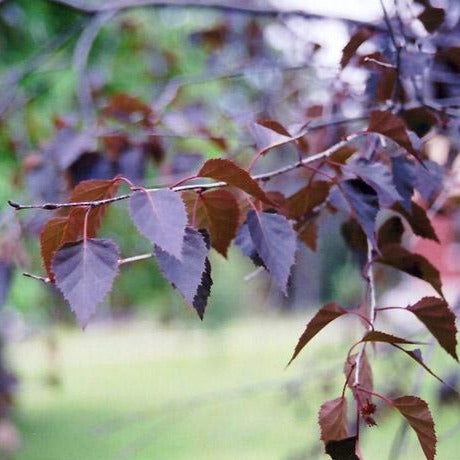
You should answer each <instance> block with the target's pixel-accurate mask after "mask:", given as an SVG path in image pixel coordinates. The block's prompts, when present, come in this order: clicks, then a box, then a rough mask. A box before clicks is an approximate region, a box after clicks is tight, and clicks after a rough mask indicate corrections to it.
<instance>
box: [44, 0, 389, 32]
mask: <svg viewBox="0 0 460 460" xmlns="http://www.w3.org/2000/svg"><path fill="white" fill-rule="evenodd" d="M49 1H51V2H54V3H59V4H61V5H65V6H68V7H69V8H72V9H74V10H77V11H80V12H83V13H86V14H94V13H99V12H102V11H109V10H123V9H128V8H138V7H142V6H152V7H157V8H165V7H170V8H189V9H214V10H220V11H225V12H229V13H241V14H249V15H258V16H268V17H277V16H280V15H281V16H299V17H303V18H306V19H324V18H325V17H326V16H324V15H321V14H316V13H308V12H307V11H304V10H286V11H284V10H280V9H278V8H274V7H272V6H271V5H267V6H265V7H264V6H258V5H256V4H254V3H253V2H242V1H241V0H240V1H238V0H236V1H235V0H231V1H225V2H222V1H213V0H192V1H186V0H185V1H184V0H109V1H104V2H92V3H88V2H85V1H82V0H49ZM259 5H260V4H259ZM327 18H328V19H330V18H331V17H330V16H327ZM334 19H338V20H340V21H344V22H347V23H349V24H352V25H354V26H366V27H369V28H371V29H374V30H377V31H380V32H386V29H385V28H384V27H382V26H380V25H379V24H375V23H369V22H365V21H359V20H357V19H351V18H341V17H337V18H335V17H334Z"/></svg>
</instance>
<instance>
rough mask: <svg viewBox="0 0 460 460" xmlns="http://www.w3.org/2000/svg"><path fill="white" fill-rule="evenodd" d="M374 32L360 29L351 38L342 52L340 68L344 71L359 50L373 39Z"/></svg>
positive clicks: (365, 28) (364, 28)
mask: <svg viewBox="0 0 460 460" xmlns="http://www.w3.org/2000/svg"><path fill="white" fill-rule="evenodd" d="M373 34H374V32H373V31H372V30H371V29H368V28H367V27H360V28H359V29H358V30H357V31H356V32H355V33H354V34H353V35H352V36H351V38H350V40H349V42H348V43H347V44H346V45H345V47H344V48H343V50H342V59H341V60H340V67H342V69H343V68H344V67H345V66H346V65H347V64H348V63H349V62H350V60H351V58H352V57H353V55H354V54H355V53H356V51H357V50H358V48H359V47H360V46H361V45H362V44H363V43H364V42H365V41H366V40H369V38H371V37H372V35H373Z"/></svg>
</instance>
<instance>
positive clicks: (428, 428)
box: [392, 396, 437, 460]
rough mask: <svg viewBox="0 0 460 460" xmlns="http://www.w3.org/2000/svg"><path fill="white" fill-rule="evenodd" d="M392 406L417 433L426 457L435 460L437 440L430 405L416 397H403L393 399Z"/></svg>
mask: <svg viewBox="0 0 460 460" xmlns="http://www.w3.org/2000/svg"><path fill="white" fill-rule="evenodd" d="M392 405H393V407H394V408H395V409H397V410H398V411H399V412H400V413H401V415H402V416H403V417H404V418H405V419H406V420H407V421H408V422H409V425H410V426H411V427H412V428H413V430H414V431H415V432H416V433H417V437H418V440H419V441H420V445H421V446H422V449H423V452H424V453H425V457H426V458H427V459H428V460H434V458H435V454H436V441H437V440H436V433H435V430H434V422H433V418H432V416H431V413H430V410H429V408H428V404H427V403H426V402H425V401H423V399H420V398H417V397H416V396H401V397H400V398H396V399H393V400H392Z"/></svg>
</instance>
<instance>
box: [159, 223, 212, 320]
mask: <svg viewBox="0 0 460 460" xmlns="http://www.w3.org/2000/svg"><path fill="white" fill-rule="evenodd" d="M208 251H209V242H208V241H207V238H205V237H204V236H203V233H201V232H199V231H197V230H195V229H193V228H191V227H186V228H185V238H184V244H183V249H182V259H181V260H177V259H176V258H175V257H173V256H172V255H170V254H168V253H167V252H166V251H164V250H163V249H162V248H160V247H159V246H155V255H156V258H157V261H158V265H159V267H160V270H161V272H162V273H163V275H164V277H165V278H166V279H167V280H168V281H169V282H170V283H171V284H172V285H173V286H174V287H175V288H176V289H177V290H178V291H179V292H180V293H181V294H182V296H183V297H184V299H185V300H186V301H187V303H188V304H189V305H191V306H192V307H193V308H194V309H195V310H196V312H197V313H198V316H199V317H200V318H201V319H203V315H204V311H205V308H206V303H207V299H208V297H209V293H210V289H211V284H212V280H211V266H210V264H209V260H208V259H207V255H208Z"/></svg>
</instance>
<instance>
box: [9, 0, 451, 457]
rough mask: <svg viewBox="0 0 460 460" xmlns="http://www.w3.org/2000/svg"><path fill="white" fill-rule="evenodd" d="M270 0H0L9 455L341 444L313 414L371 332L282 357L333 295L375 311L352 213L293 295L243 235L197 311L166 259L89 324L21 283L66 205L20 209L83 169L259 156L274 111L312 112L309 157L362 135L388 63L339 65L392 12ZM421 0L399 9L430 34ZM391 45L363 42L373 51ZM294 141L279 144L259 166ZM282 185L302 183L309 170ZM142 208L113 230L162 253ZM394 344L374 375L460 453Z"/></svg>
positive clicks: (335, 336)
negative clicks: (115, 3) (257, 124)
mask: <svg viewBox="0 0 460 460" xmlns="http://www.w3.org/2000/svg"><path fill="white" fill-rule="evenodd" d="M125 3H129V2H125ZM183 3H187V2H183ZM190 3H193V2H190ZM217 3H219V2H217ZM253 3H254V8H256V9H258V10H260V11H259V13H248V12H247V11H246V12H245V11H241V10H240V11H238V10H239V8H240V6H241V5H240V4H239V2H231V3H230V5H231V7H230V8H228V9H226V10H222V9H219V8H196V7H172V6H166V7H157V6H156V7H151V6H145V7H135V8H134V7H133V8H118V9H107V10H106V11H102V12H100V13H97V14H93V13H92V12H91V7H92V6H94V5H97V4H104V1H103V0H100V1H99V2H98V1H96V0H86V1H85V0H81V1H68V2H66V1H51V0H33V1H30V0H14V1H11V0H3V1H2V0H0V56H1V59H0V88H1V91H0V203H1V214H0V303H1V304H2V308H1V312H0V333H1V355H0V452H1V453H0V458H5V459H11V460H12V459H19V460H62V459H66V460H67V459H68V460H80V459H85V460H93V459H94V460H96V459H97V460H105V459H110V460H122V459H138V460H144V459H184V460H185V459H198V460H201V459H203V460H205V459H219V460H224V459H235V458H241V459H251V460H252V459H254V460H256V459H264V460H268V459H286V460H288V459H289V460H297V459H299V460H300V459H322V458H326V456H325V454H323V445H322V443H320V441H319V428H318V425H317V413H318V410H319V407H320V405H321V403H322V402H323V401H325V400H327V399H331V398H334V397H336V396H337V394H338V392H340V391H341V387H342V385H343V375H342V368H343V362H344V359H345V353H346V352H345V350H346V349H347V348H348V346H349V344H351V343H353V342H354V341H355V340H356V338H357V337H358V336H359V334H360V332H361V331H362V326H361V325H359V324H358V323H357V322H356V321H350V322H348V321H347V320H344V319H340V320H339V321H337V323H336V324H332V325H330V326H328V328H329V329H328V330H327V331H324V333H323V334H321V335H319V336H318V337H317V338H315V340H314V341H313V342H312V343H311V346H310V348H309V349H307V350H305V351H304V352H303V353H302V355H301V356H300V357H299V359H298V360H297V361H296V362H294V363H293V364H292V365H291V366H290V367H289V368H288V369H285V366H286V363H287V362H288V360H289V357H290V355H291V354H292V351H293V349H294V347H295V344H296V343H297V339H298V337H299V335H300V334H301V333H302V331H303V329H304V326H305V323H306V322H307V321H308V319H309V318H310V317H311V316H312V314H313V312H314V311H316V310H317V309H318V307H319V306H321V305H322V304H324V303H326V302H328V301H331V300H336V301H337V302H339V303H340V304H342V305H345V306H350V307H351V306H357V305H359V303H360V302H361V300H362V297H363V295H364V290H365V283H364V282H363V280H362V278H361V274H360V270H359V265H358V264H357V261H356V256H355V255H354V254H353V252H352V251H350V250H349V249H348V248H347V246H346V245H345V242H344V240H343V238H342V233H343V228H342V229H341V224H342V221H343V216H339V215H332V214H328V215H325V216H324V218H322V219H321V223H320V237H319V239H318V242H317V248H316V251H314V250H313V249H314V247H313V246H314V245H313V244H310V245H308V246H307V245H305V246H303V247H302V248H301V249H300V250H299V254H298V259H297V262H296V266H295V268H294V271H293V274H292V282H291V286H290V292H289V296H288V297H286V298H285V297H283V296H282V295H281V294H280V293H279V292H278V290H277V288H276V286H273V285H272V284H271V283H270V280H269V278H268V276H266V274H265V273H263V272H260V271H258V270H256V267H254V266H253V265H252V264H251V262H250V260H249V259H247V258H243V256H242V255H241V254H240V252H239V251H238V249H237V248H231V250H230V252H229V255H228V260H225V259H224V258H223V257H222V256H221V255H220V254H218V253H216V252H213V253H212V255H211V264H212V267H213V279H214V285H213V288H212V294H211V300H210V304H209V307H208V310H207V312H206V317H205V320H204V321H203V322H200V321H199V320H198V319H197V317H196V315H195V314H194V312H193V311H192V310H190V309H189V308H188V307H187V306H186V305H185V303H184V302H183V300H182V298H181V297H180V296H179V295H178V294H177V293H176V292H175V291H174V290H173V289H172V288H171V287H170V286H169V284H168V283H167V282H166V281H165V280H164V279H163V278H162V277H161V275H160V273H159V270H158V268H157V267H156V265H155V262H154V261H153V260H149V261H142V262H138V263H136V264H130V265H129V266H124V267H122V270H121V275H120V276H119V278H118V279H117V281H116V283H115V286H114V290H113V292H112V293H111V294H110V295H109V297H108V298H107V299H106V301H105V302H104V304H103V305H101V306H100V308H99V310H98V314H97V317H96V318H95V319H94V320H93V321H92V322H91V323H90V325H89V326H88V327H87V328H86V330H85V331H82V330H81V329H80V328H78V326H77V325H76V321H75V319H74V316H73V315H72V313H71V312H70V310H69V309H68V307H67V305H65V303H64V302H63V301H62V300H61V297H60V296H59V295H57V293H56V292H55V291H54V290H53V289H52V288H50V287H48V286H45V285H44V284H43V283H41V282H39V281H35V280H31V279H29V278H25V277H24V276H22V272H23V271H28V272H33V273H43V268H42V266H41V262H40V249H39V244H38V235H39V233H40V230H41V228H42V227H43V224H44V223H45V221H46V219H48V218H49V217H50V214H48V211H38V212H36V211H23V213H22V214H20V215H15V214H14V212H13V211H12V210H11V208H9V207H8V206H7V204H6V201H7V200H8V199H13V200H15V201H19V202H46V201H53V200H59V199H63V197H64V198H65V197H66V196H68V191H69V190H70V188H71V187H72V186H74V185H75V184H76V183H78V182H79V181H80V180H84V179H90V178H111V177H113V176H114V175H115V174H119V173H120V174H123V175H124V176H125V177H128V178H129V179H130V180H131V181H133V182H134V183H136V184H139V185H140V184H149V185H152V184H170V183H174V182H175V181H177V180H179V179H180V178H182V177H185V176H187V175H189V174H190V173H193V172H194V171H196V169H197V168H198V167H199V166H200V165H201V164H202V162H203V161H205V160H206V159H208V158H213V157H221V156H225V157H227V158H232V159H234V160H235V161H237V162H239V163H240V164H243V165H248V164H249V162H250V160H251V157H252V155H253V151H254V139H253V138H252V136H251V131H250V129H249V127H250V124H251V123H252V122H254V121H255V120H257V119H261V118H270V119H275V120H280V121H282V122H283V125H284V126H288V127H291V128H292V129H294V128H296V127H299V126H302V125H305V123H310V124H311V125H312V127H314V129H313V130H312V132H311V133H309V134H308V138H306V139H305V145H304V148H305V154H310V153H314V152H317V151H321V150H322V149H324V148H326V147H327V146H329V145H331V144H332V143H334V142H336V141H337V140H339V139H340V138H341V137H342V136H343V135H345V134H347V133H348V132H353V130H354V131H356V130H358V129H361V128H364V127H365V126H366V121H365V120H366V115H367V113H368V111H369V110H370V109H371V108H372V107H373V106H374V105H375V102H376V101H375V98H376V96H375V94H376V88H377V84H378V82H379V81H381V79H382V78H384V76H383V75H382V74H381V72H380V70H379V69H377V70H376V69H375V68H373V67H372V66H370V65H364V64H362V63H361V64H359V65H355V66H347V67H345V68H344V69H343V70H342V69H341V68H340V65H339V63H340V60H341V58H342V49H343V47H344V46H345V45H346V44H347V42H348V41H349V39H350V36H351V34H353V33H354V32H355V31H356V28H357V27H360V26H362V25H363V23H364V24H367V23H370V24H371V25H372V24H374V25H375V24H377V25H379V27H383V26H384V23H383V14H382V9H381V5H380V2H379V1H378V0H375V1H374V0H373V1H367V2H362V1H359V0H355V1H350V0H349V1H347V2H341V1H339V0H337V1H334V0H328V1H325V2H322V4H321V5H318V2H315V1H306V2H305V1H300V0H299V1H289V2H288V1H281V0H280V1H279V2H276V1H273V2H262V1H261V2H253ZM419 3H423V2H418V3H417V2H399V1H396V2H393V1H388V2H385V5H386V7H387V9H388V12H389V14H390V15H391V16H392V17H393V18H397V19H399V20H402V21H405V22H406V23H407V24H410V27H411V29H412V30H413V33H414V34H419V36H420V43H422V44H423V43H424V41H423V40H424V37H425V35H426V31H424V29H423V25H422V23H421V22H420V21H419V20H417V19H416V17H417V12H418V11H419V8H421V6H420V4H419ZM432 3H435V2H432ZM437 3H440V4H441V6H443V7H446V8H448V11H449V16H448V18H447V19H446V25H445V27H446V28H448V31H449V34H450V36H451V40H453V41H455V37H457V38H458V37H459V30H460V29H459V27H458V18H459V14H460V5H459V4H458V2H456V1H451V2H449V1H447V0H446V1H441V2H437ZM251 6H252V3H250V2H249V3H248V2H245V3H244V5H242V9H243V10H244V7H251ZM87 7H89V10H90V12H89V13H88V12H85V8H87ZM232 7H234V8H232ZM294 10H299V11H297V13H295V14H292V11H294ZM449 34H446V35H449ZM379 45H380V47H381V48H382V47H383V48H385V47H386V48H387V49H389V46H390V45H389V44H388V43H385V42H384V41H383V39H382V42H381V43H379ZM375 49H376V45H375V43H366V44H364V45H363V47H361V48H360V53H361V54H362V55H365V54H370V53H372V52H374V51H375ZM422 57H423V56H422ZM424 58H426V56H425V57H424ZM417 59H418V61H417V62H418V63H419V67H423V65H425V64H424V62H425V61H423V62H421V61H420V59H422V58H421V57H420V56H418V57H417ZM412 62H414V61H412ZM429 65H433V64H432V62H429ZM441 70H442V71H445V69H441ZM441 70H440V73H441ZM457 70H458V69H457ZM443 75H444V74H443ZM439 78H441V77H439ZM443 78H444V80H443V81H441V83H439V85H438V86H437V87H433V88H431V91H432V97H433V98H434V99H439V98H441V97H442V98H444V99H448V100H453V101H456V100H458V98H459V94H458V89H459V86H458V73H457V75H456V77H455V73H454V77H452V78H453V81H454V83H455V79H457V83H456V85H455V84H451V83H452V81H448V79H447V77H445V75H444V77H443ZM455 98H457V99H455ZM379 102H380V101H379ZM343 120H347V124H346V125H344V124H342V121H343ZM323 124H324V126H323ZM96 127H97V132H96V131H95V130H96ZM449 142H450V141H449V138H448V137H446V136H441V135H440V136H437V137H436V138H435V139H434V140H433V142H432V144H431V150H430V152H431V155H432V158H433V160H436V161H437V162H438V163H439V164H440V165H443V163H445V162H446V161H447V157H448V154H449V149H451V148H452V146H451V145H450V144H449ZM296 155H297V153H296V151H295V150H294V149H292V147H291V146H284V147H280V148H279V149H277V150H276V152H275V153H273V155H269V156H267V157H266V158H264V159H263V162H259V163H258V164H257V167H256V172H259V171H265V170H269V169H272V168H274V167H277V166H280V165H283V164H286V163H287V162H289V161H293V160H294V161H295V159H296V158H297V157H296ZM440 167H441V166H440ZM277 185H278V184H277V183H276V181H273V184H272V183H270V184H269V187H273V188H276V187H277ZM283 186H284V187H285V188H286V189H287V190H290V191H291V192H294V191H295V190H296V183H295V181H293V182H292V183H284V184H283ZM437 192H439V187H438V190H437ZM433 193H434V192H433ZM127 216H128V214H127V209H126V204H123V203H120V204H117V205H116V206H112V207H111V209H110V210H109V212H108V215H107V217H106V219H105V221H104V225H103V229H102V232H101V234H103V235H105V236H107V237H110V238H113V239H115V240H116V241H117V242H118V244H119V246H120V248H121V250H122V253H123V254H124V255H126V256H129V255H134V254H139V253H142V252H145V251H148V250H149V244H148V242H147V241H146V240H144V238H143V237H141V236H140V235H139V234H138V233H137V232H136V231H135V229H134V227H133V226H132V224H131V223H130V220H129V219H128V217H127ZM436 225H437V228H438V229H440V230H441V233H442V235H441V236H442V238H441V239H442V241H443V245H442V246H441V250H439V249H438V248H437V249H436V251H437V253H438V255H439V260H437V262H438V263H439V265H441V266H438V268H440V269H441V271H442V272H443V274H444V275H445V276H446V279H447V287H448V291H449V292H448V295H449V297H450V300H451V301H452V305H456V297H457V288H456V286H457V284H458V270H457V269H456V263H457V262H456V260H457V259H456V258H455V254H458V243H457V242H456V241H457V239H456V238H457V237H458V235H456V234H455V232H454V223H453V221H452V220H449V221H448V222H447V223H446V221H443V220H442V219H441V218H440V219H439V221H438V222H436ZM443 226H444V227H443ZM443 228H444V229H446V231H443V230H442V229H443ZM441 233H440V234H441ZM424 244H425V243H421V242H418V241H413V245H414V246H416V247H418V249H419V250H420V251H422V252H423V251H425V253H426V254H428V257H429V255H430V254H432V253H433V248H432V247H429V246H427V245H426V244H425V246H424ZM417 245H418V246H417ZM455 251H457V252H455ZM452 261H454V262H452ZM377 279H378V294H379V299H382V300H379V301H381V304H382V305H394V304H395V303H394V302H398V301H399V302H400V304H401V305H402V306H405V305H407V303H409V302H414V301H417V300H419V298H420V297H421V295H422V294H423V292H427V293H432V291H430V290H429V288H427V287H425V286H424V285H423V283H421V282H420V283H415V282H413V281H411V280H409V279H406V278H405V277H403V278H401V279H400V278H398V276H397V274H395V272H393V271H391V270H390V269H387V270H383V269H380V270H379V272H378V273H377ZM385 296H386V297H385ZM383 299H386V300H383ZM398 321H399V323H398V324H393V327H394V329H393V330H397V328H401V329H404V330H405V331H406V332H407V333H410V334H412V335H414V336H417V337H421V338H425V339H427V337H428V336H427V335H426V334H425V333H424V332H422V330H421V325H419V324H418V323H417V322H416V320H415V319H413V318H406V317H404V318H400V319H399V320H398ZM389 348H390V347H388V349H387V348H386V347H385V346H382V347H381V349H380V348H379V351H378V353H376V354H375V356H374V359H373V361H372V363H373V365H374V368H373V370H374V373H375V386H376V388H377V389H378V391H380V392H381V393H384V394H390V395H398V394H403V393H408V394H420V395H421V396H422V397H423V398H425V399H426V400H427V401H428V402H429V403H430V405H431V407H432V410H433V413H434V418H435V421H436V423H437V432H438V435H439V441H440V442H439V449H438V452H439V454H438V458H439V459H441V460H453V459H455V458H457V457H458V453H457V450H458V433H459V432H460V425H459V423H458V414H459V405H458V400H457V401H455V398H454V397H453V396H452V394H451V393H450V392H448V391H446V390H445V389H441V388H440V386H439V385H438V383H437V382H436V381H435V380H434V379H432V378H431V377H430V376H428V375H427V374H424V373H421V372H420V370H419V369H418V368H417V367H416V366H415V364H413V363H412V362H408V361H407V358H406V357H405V356H400V355H395V354H394V353H393V352H392V351H391V350H390V349H389ZM425 353H426V354H425V360H426V361H429V364H430V366H431V367H432V368H433V370H435V371H436V372H437V373H438V374H440V375H441V377H443V378H445V379H446V380H447V381H449V382H450V383H451V384H452V385H453V386H455V385H456V384H457V382H458V378H459V377H458V376H459V374H458V368H457V367H455V366H454V362H453V361H452V359H451V358H450V357H449V356H447V355H446V354H445V353H444V352H442V351H440V350H439V347H434V346H433V345H429V351H428V352H425ZM401 375H404V379H401ZM452 400H453V401H454V402H452ZM380 422H381V426H378V427H374V428H368V429H366V428H364V429H363V431H362V436H363V443H364V444H363V453H364V457H365V458H372V459H387V458H392V459H395V458H397V457H398V456H400V458H406V459H415V458H422V453H421V450H420V447H419V446H418V443H417V439H416V436H415V434H414V433H412V432H411V433H408V434H407V435H406V434H405V429H404V427H403V426H402V425H401V420H400V419H399V418H398V416H397V415H396V414H393V413H392V412H391V410H390V409H385V408H384V407H381V408H380V410H379V415H378V417H377V423H378V424H379V425H380Z"/></svg>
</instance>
